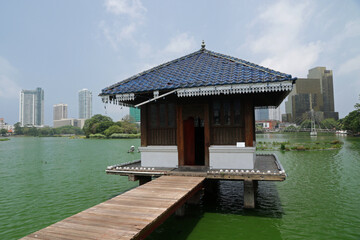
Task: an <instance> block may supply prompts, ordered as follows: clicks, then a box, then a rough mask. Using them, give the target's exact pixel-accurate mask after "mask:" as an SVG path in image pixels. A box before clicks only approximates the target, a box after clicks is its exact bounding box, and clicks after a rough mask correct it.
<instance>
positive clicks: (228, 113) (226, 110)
mask: <svg viewBox="0 0 360 240" xmlns="http://www.w3.org/2000/svg"><path fill="white" fill-rule="evenodd" d="M223 108H224V125H231V107H230V101H223Z"/></svg>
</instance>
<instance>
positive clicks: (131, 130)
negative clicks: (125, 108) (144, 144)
mask: <svg viewBox="0 0 360 240" xmlns="http://www.w3.org/2000/svg"><path fill="white" fill-rule="evenodd" d="M121 128H122V129H123V133H128V134H135V133H138V132H139V126H138V125H137V124H136V123H134V119H133V118H132V117H131V116H130V115H126V116H125V117H124V118H123V119H122V121H121Z"/></svg>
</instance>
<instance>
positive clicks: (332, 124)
mask: <svg viewBox="0 0 360 240" xmlns="http://www.w3.org/2000/svg"><path fill="white" fill-rule="evenodd" d="M320 126H321V128H325V129H337V128H338V126H339V123H338V122H337V121H336V120H335V119H333V118H327V119H324V120H323V121H321V123H320Z"/></svg>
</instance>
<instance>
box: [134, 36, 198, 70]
mask: <svg viewBox="0 0 360 240" xmlns="http://www.w3.org/2000/svg"><path fill="white" fill-rule="evenodd" d="M196 46H197V45H196V41H195V38H194V37H193V36H192V35H190V34H189V33H186V32H183V33H178V34H177V35H175V36H173V37H172V38H171V39H170V40H169V42H168V44H166V45H165V47H164V48H163V49H158V50H154V49H153V48H152V47H151V46H150V45H149V44H145V43H142V45H141V46H140V48H139V51H138V53H139V55H140V56H141V57H142V58H144V59H146V60H147V62H146V63H144V64H141V65H139V67H138V69H139V71H144V70H148V69H150V68H152V67H155V66H157V65H159V64H162V63H165V62H168V61H171V60H173V59H176V58H179V57H182V56H184V55H186V54H189V53H191V52H193V51H195V49H196ZM149 62H151V63H149Z"/></svg>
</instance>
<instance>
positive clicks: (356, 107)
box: [354, 94, 360, 111]
mask: <svg viewBox="0 0 360 240" xmlns="http://www.w3.org/2000/svg"><path fill="white" fill-rule="evenodd" d="M359 100H360V94H359ZM354 107H355V109H356V110H358V111H359V110H360V103H356V104H355V106H354Z"/></svg>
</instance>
